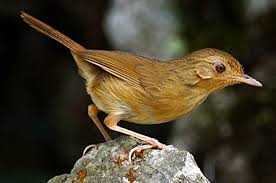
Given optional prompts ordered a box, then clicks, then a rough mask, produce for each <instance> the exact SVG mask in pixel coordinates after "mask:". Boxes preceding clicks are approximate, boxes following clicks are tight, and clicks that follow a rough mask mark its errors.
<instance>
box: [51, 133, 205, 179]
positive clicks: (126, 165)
mask: <svg viewBox="0 0 276 183" xmlns="http://www.w3.org/2000/svg"><path fill="white" fill-rule="evenodd" d="M139 144H141V141H139V140H137V139H134V138H131V137H127V136H122V137H119V138H117V139H115V140H113V141H111V142H106V143H102V144H98V145H97V146H96V147H95V148H92V149H91V150H90V151H89V152H88V153H87V154H86V155H84V156H82V157H81V158H80V159H79V160H78V161H77V162H76V164H75V166H74V168H73V169H72V171H71V173H70V174H63V175H59V176H56V177H54V178H52V179H50V180H49V181H48V183H73V182H74V183H81V182H83V183H101V182H103V183H111V182H112V183H113V182H114V183H118V182H126V183H127V182H130V183H155V182H156V183H175V182H187V183H208V182H209V181H208V180H207V178H205V177H204V175H203V174H202V172H201V171H200V169H199V168H198V166H197V165H196V162H195V161H194V158H193V156H192V155H191V154H190V153H189V152H187V151H180V150H178V149H176V148H174V147H172V146H167V147H165V148H164V149H162V150H157V149H149V150H145V151H144V152H143V153H141V154H140V155H139V156H134V157H133V158H132V162H129V160H128V153H129V151H130V150H131V149H132V148H133V147H135V146H137V145H139Z"/></svg>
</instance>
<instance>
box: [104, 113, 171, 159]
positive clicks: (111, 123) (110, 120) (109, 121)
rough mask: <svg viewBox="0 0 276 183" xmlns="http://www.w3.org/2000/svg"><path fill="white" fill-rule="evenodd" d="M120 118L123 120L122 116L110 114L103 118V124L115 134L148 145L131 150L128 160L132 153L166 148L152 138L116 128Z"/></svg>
mask: <svg viewBox="0 0 276 183" xmlns="http://www.w3.org/2000/svg"><path fill="white" fill-rule="evenodd" d="M122 118H123V115H120V114H112V113H110V114H109V115H108V116H107V117H106V118H105V120H104V123H105V125H106V126H107V127H108V128H109V129H111V130H114V131H117V132H120V133H123V134H126V135H130V136H132V137H136V138H138V139H140V140H142V141H145V142H147V143H148V145H141V146H137V147H135V148H133V149H132V150H131V151H130V154H129V157H130V159H131V155H132V153H134V152H141V151H142V150H144V149H150V148H153V147H156V148H159V149H162V148H163V147H165V146H166V145H165V144H162V143H160V142H158V140H156V139H154V138H151V137H148V136H146V135H142V134H140V133H136V132H133V131H131V130H128V129H125V128H122V127H120V126H118V125H117V123H118V122H119V121H120V120H121V119H122Z"/></svg>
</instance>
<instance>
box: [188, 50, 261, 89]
mask: <svg viewBox="0 0 276 183" xmlns="http://www.w3.org/2000/svg"><path fill="white" fill-rule="evenodd" d="M185 59H186V60H187V65H186V66H187V67H191V68H190V71H191V72H193V76H194V77H192V78H190V79H191V80H187V82H188V83H190V84H192V85H195V86H199V87H204V88H206V89H208V90H209V91H214V90H217V89H220V88H224V87H226V86H229V85H233V84H237V83H246V84H249V85H252V86H258V87H261V86H262V84H261V83H260V82H259V81H257V80H255V79H254V78H252V77H250V76H248V75H247V74H244V71H243V68H242V66H241V64H240V63H239V62H238V61H237V60H236V59H235V58H234V57H233V56H231V55H230V54H228V53H226V52H224V51H220V50H216V49H210V48H207V49H202V50H199V51H196V52H193V53H192V54H190V55H188V56H187V57H186V58H185Z"/></svg>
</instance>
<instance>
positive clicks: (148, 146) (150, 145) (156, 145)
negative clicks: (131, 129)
mask: <svg viewBox="0 0 276 183" xmlns="http://www.w3.org/2000/svg"><path fill="white" fill-rule="evenodd" d="M146 142H147V143H148V144H145V145H139V146H136V147H134V148H132V149H131V150H130V151H129V154H128V160H129V161H130V162H131V158H132V155H133V154H136V156H137V155H138V156H139V154H141V153H142V151H144V150H146V149H152V148H158V149H163V148H164V147H166V145H165V144H162V143H160V142H159V141H158V140H156V139H154V138H149V139H147V141H146Z"/></svg>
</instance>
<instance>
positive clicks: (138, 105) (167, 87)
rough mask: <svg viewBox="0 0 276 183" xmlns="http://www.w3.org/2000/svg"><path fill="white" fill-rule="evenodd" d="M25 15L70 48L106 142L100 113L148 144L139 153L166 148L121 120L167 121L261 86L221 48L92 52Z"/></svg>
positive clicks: (109, 122) (108, 122) (111, 124)
mask: <svg viewBox="0 0 276 183" xmlns="http://www.w3.org/2000/svg"><path fill="white" fill-rule="evenodd" d="M21 17H22V18H23V20H24V21H25V22H26V23H28V24H29V25H30V26H32V27H33V28H35V29H36V30H38V31H39V32H41V33H43V34H45V35H47V36H49V37H51V38H53V39H55V40H56V41H58V42H60V43H61V44H63V45H64V46H66V47H67V48H69V49H70V51H71V53H72V55H73V58H74V59H75V61H76V63H77V66H78V68H79V71H80V74H81V76H82V77H83V78H84V79H85V80H86V89H87V92H88V94H89V95H90V96H91V98H92V101H93V103H94V104H91V105H90V106H89V107H88V114H89V116H90V117H91V119H92V120H93V121H94V123H95V124H96V125H97V127H98V128H99V130H100V132H101V133H102V135H103V136H104V138H105V140H107V141H108V140H111V138H110V136H109V135H108V133H107V131H106V130H105V128H104V127H103V125H102V123H101V122H100V121H99V120H98V118H97V113H98V111H104V112H105V113H107V114H108V116H107V117H106V118H105V120H104V124H105V125H106V126H107V127H108V128H109V129H111V130H114V131H117V132H121V133H123V134H127V135H130V136H133V137H136V138H138V139H141V140H143V141H145V142H147V143H148V145H145V146H143V147H142V146H141V147H139V148H136V149H134V150H141V149H145V148H151V147H157V148H163V147H164V144H162V143H160V142H158V141H157V140H156V139H154V138H150V137H148V136H145V135H142V134H139V133H136V132H133V131H130V130H128V129H125V128H122V127H120V126H118V125H117V124H118V122H119V121H120V120H125V121H128V122H132V123H137V124H144V125H149V124H159V123H165V122H168V121H171V120H174V119H176V118H178V117H181V116H183V115H187V114H188V113H189V112H191V111H192V110H193V109H195V108H196V107H197V106H198V105H200V104H201V103H202V102H203V101H204V100H205V99H206V97H207V96H208V95H209V94H210V93H212V92H214V91H216V90H218V89H221V88H224V87H226V86H229V85H233V84H237V83H246V84H249V85H252V86H259V87H261V86H262V84H261V83H260V82H258V81H257V80H255V79H253V78H252V77H250V76H248V75H246V74H244V71H243V68H242V66H241V65H240V63H239V62H238V61H237V60H236V59H235V58H234V57H232V56H231V55H230V54H228V53H226V52H223V51H220V50H217V49H210V48H208V49H202V50H199V51H196V52H193V53H191V54H189V55H187V56H185V57H184V58H180V59H176V60H171V61H168V62H161V61H159V60H156V59H150V58H146V57H141V56H137V55H132V54H129V53H124V52H118V51H103V50H88V49H86V48H84V47H83V46H81V45H80V44H78V43H76V42H75V41H73V40H72V39H70V38H68V37H67V36H65V35H63V34H62V33H60V32H58V31H57V30H55V29H53V28H52V27H50V26H48V25H47V24H45V23H43V22H41V21H39V20H37V19H36V18H34V17H32V16H30V15H28V14H27V13H25V12H21Z"/></svg>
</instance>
